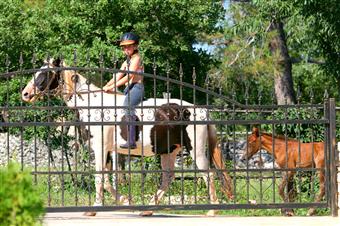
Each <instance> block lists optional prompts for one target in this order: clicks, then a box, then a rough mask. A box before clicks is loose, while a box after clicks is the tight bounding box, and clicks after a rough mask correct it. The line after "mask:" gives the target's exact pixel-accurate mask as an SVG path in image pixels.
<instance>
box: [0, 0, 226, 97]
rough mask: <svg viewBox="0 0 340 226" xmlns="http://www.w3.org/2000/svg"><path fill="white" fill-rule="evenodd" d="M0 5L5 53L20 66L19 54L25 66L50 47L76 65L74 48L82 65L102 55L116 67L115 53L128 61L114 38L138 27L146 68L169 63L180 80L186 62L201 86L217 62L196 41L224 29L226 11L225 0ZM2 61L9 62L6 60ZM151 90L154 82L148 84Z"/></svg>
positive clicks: (53, 0) (54, 0) (52, 0)
mask: <svg viewBox="0 0 340 226" xmlns="http://www.w3.org/2000/svg"><path fill="white" fill-rule="evenodd" d="M132 3H133V4H132ZM0 4H2V5H1V9H0V11H1V10H2V13H1V15H0V18H1V19H0V20H1V21H4V22H3V23H2V25H1V31H3V32H2V34H3V35H2V36H0V43H1V44H2V45H1V46H0V51H1V52H0V53H1V54H0V57H1V59H5V58H6V55H8V56H9V60H10V61H11V62H12V64H11V66H13V68H14V67H18V64H19V63H18V59H19V56H20V53H23V57H24V59H25V62H24V65H29V64H30V59H31V57H32V53H33V52H35V53H36V55H37V59H42V58H46V56H47V54H46V53H47V52H49V54H50V55H51V56H56V55H61V54H62V55H63V57H65V59H66V60H67V61H68V62H70V64H73V63H74V61H75V60H74V59H73V56H74V50H76V51H77V59H76V63H77V64H78V65H85V64H90V65H92V66H93V65H98V64H99V63H98V62H99V58H100V55H101V54H103V56H104V59H105V62H104V63H105V65H106V66H108V67H113V62H112V59H113V58H115V59H116V60H117V59H120V60H123V56H122V53H121V51H120V50H119V47H118V46H115V45H114V42H115V41H116V40H117V39H119V37H120V36H121V35H122V34H123V33H124V32H127V31H135V32H136V33H137V34H139V35H140V36H141V39H142V41H141V44H140V49H141V53H142V55H143V58H144V63H145V67H146V71H147V72H151V73H152V72H153V63H154V62H155V63H156V64H157V73H158V74H163V73H165V72H166V71H167V68H170V75H171V77H172V78H175V79H178V76H179V73H178V70H179V65H180V63H182V65H183V71H184V75H185V76H183V80H184V81H186V82H190V83H191V82H192V78H191V75H192V68H193V67H196V73H197V81H196V82H197V83H198V84H199V85H203V83H204V79H205V76H206V73H207V71H208V69H209V68H210V67H211V66H212V65H213V64H214V61H213V59H212V57H211V56H209V55H208V54H207V53H205V52H203V51H195V50H194V48H193V44H195V43H197V41H198V39H199V37H200V36H202V34H204V33H205V34H211V33H214V32H216V31H217V30H219V29H220V28H219V27H216V23H217V21H218V20H219V19H220V18H221V17H222V16H223V8H222V7H221V4H220V1H213V0H212V1H203V0H195V1H181V0H166V1H161V0H148V1H145V0H134V1H132V0H120V1H96V2H93V1H90V0H85V1H70V2H69V4H65V2H64V1H62V0H45V1H43V0H41V1H39V4H33V3H32V1H25V2H22V1H19V0H15V1H9V0H6V1H2V3H0ZM5 16H6V17H5ZM14 18H15V19H14ZM13 28H14V29H13ZM9 47H10V48H9ZM86 56H89V59H88V58H87V57H86ZM0 66H1V67H2V68H5V67H6V66H5V60H3V61H1V62H0ZM99 85H101V84H99ZM159 86H160V87H159V88H160V89H159V90H157V91H158V94H160V93H162V92H163V91H164V84H159ZM147 90H149V91H150V90H153V87H151V85H149V84H147ZM176 91H178V90H174V94H176Z"/></svg>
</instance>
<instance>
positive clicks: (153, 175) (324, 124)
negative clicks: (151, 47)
mask: <svg viewBox="0 0 340 226" xmlns="http://www.w3.org/2000/svg"><path fill="white" fill-rule="evenodd" d="M65 71H68V72H71V73H72V78H71V80H70V81H72V83H77V82H78V81H79V80H81V79H82V78H85V80H84V81H85V82H84V83H83V84H82V86H83V87H82V89H78V90H76V89H75V90H73V91H72V93H69V95H67V98H68V99H65V93H63V91H62V90H52V89H51V90H49V89H44V90H42V92H41V94H38V93H35V96H36V97H37V99H40V100H38V101H36V102H34V103H31V104H30V103H25V102H23V101H22V99H21V97H20V95H21V94H20V92H21V90H22V89H24V87H25V86H26V84H27V82H28V79H31V78H32V75H33V74H35V73H37V72H39V73H43V74H44V75H45V76H47V78H50V79H51V78H54V76H55V75H56V77H58V78H59V79H60V80H59V81H58V87H62V86H63V85H65V83H66V81H65V78H63V77H62V76H61V75H63V73H65ZM119 71H120V70H117V69H116V68H107V67H104V66H103V65H102V64H101V65H100V66H99V67H78V66H71V67H70V66H67V65H64V64H63V65H58V66H53V65H48V67H44V68H40V65H39V66H37V67H33V68H31V69H23V68H19V70H18V71H7V72H4V73H1V74H0V78H1V82H2V83H6V84H8V86H7V87H8V90H7V92H6V97H3V102H2V106H0V109H1V114H2V118H3V119H2V120H1V122H0V128H1V130H2V131H1V143H4V144H5V145H4V146H3V147H2V150H1V151H2V157H1V159H2V162H1V165H2V166H3V165H6V164H8V162H10V161H12V160H14V161H17V162H19V163H20V164H21V167H22V168H29V169H30V170H31V171H32V175H33V176H34V183H36V184H37V186H42V187H43V188H44V191H45V193H43V194H42V196H43V197H44V198H45V200H46V201H45V203H46V208H47V211H49V212H60V211H112V210H141V211H146V210H169V209H172V210H211V209H218V210H230V209H274V208H311V207H317V208H329V209H330V210H331V214H332V215H336V212H337V201H336V200H337V196H336V190H337V188H336V186H337V185H336V173H337V172H336V160H337V155H336V149H335V139H336V138H335V127H336V119H335V101H334V99H332V98H326V99H325V102H324V103H322V104H313V103H312V104H300V103H299V104H297V105H275V104H273V105H261V104H249V103H248V102H247V101H246V104H241V103H238V102H237V101H236V100H235V97H234V96H233V95H231V97H228V96H227V95H225V94H222V92H221V89H219V87H217V88H216V87H215V88H213V87H211V86H209V79H207V80H206V85H207V86H206V87H204V88H202V87H198V86H197V85H196V73H195V70H193V73H192V74H191V75H186V74H183V72H182V70H181V69H180V70H179V71H180V72H179V74H178V77H179V80H175V79H172V78H171V76H170V73H168V72H166V73H165V76H160V75H158V74H157V70H156V66H155V67H154V70H153V73H152V74H149V73H138V74H140V75H142V76H144V83H145V84H148V85H149V86H150V84H151V85H152V86H153V87H154V89H153V91H149V92H148V93H147V98H148V100H147V101H146V102H142V103H147V105H143V104H141V105H139V106H138V107H137V109H136V111H137V112H138V116H139V119H138V120H137V121H131V120H130V121H129V120H127V121H122V120H121V119H120V118H119V117H120V116H122V112H123V110H124V107H122V106H121V105H119V104H113V105H112V104H110V103H105V102H104V99H105V98H104V97H103V96H104V95H103V92H101V91H100V90H96V91H93V92H92V91H91V92H88V90H91V89H90V88H89V87H92V85H93V83H95V82H97V83H99V85H98V87H101V86H102V85H103V84H105V81H108V80H107V79H108V78H109V77H111V76H112V74H115V73H117V72H119ZM124 72H126V73H128V74H129V73H130V74H132V73H131V72H130V71H124ZM79 76H81V77H79ZM188 76H191V77H192V83H188V82H184V81H183V77H188ZM14 80H16V81H17V83H16V88H15V89H16V90H15V89H14V91H13V87H11V86H10V84H11V82H12V81H14ZM33 82H35V80H33ZM46 84H47V85H50V84H51V82H50V83H49V82H47V83H46ZM157 87H158V89H159V87H162V88H163V90H161V91H160V90H157V89H156V88H157ZM99 89H100V88H99ZM216 90H217V92H216ZM11 92H17V93H18V95H17V96H16V97H14V96H13V95H12V93H11ZM35 92H38V91H35ZM90 96H91V98H92V96H93V97H94V96H96V97H98V98H100V100H101V101H99V102H98V103H99V104H98V103H96V104H94V103H91V100H92V99H91V98H90ZM13 98H14V99H13ZM112 98H114V99H112V102H113V103H118V102H119V100H118V99H119V98H120V97H118V99H116V98H117V96H115V95H114V96H112ZM68 100H72V101H73V102H72V104H73V105H68V106H67V103H66V102H67V101H68ZM77 101H78V103H79V102H82V103H83V104H82V105H79V104H77ZM84 103H86V104H84ZM153 103H154V104H153ZM159 103H162V104H159ZM174 103H175V104H176V108H175V110H176V114H177V116H176V117H172V118H171V117H170V113H169V111H172V110H173V108H169V107H168V108H164V109H165V110H164V109H163V110H164V112H165V116H166V117H165V119H160V118H157V117H156V115H157V113H159V111H160V107H161V106H163V107H164V106H170V105H171V104H174ZM185 112H189V116H188V117H187V118H185V116H184V115H185ZM150 117H151V118H150ZM128 125H133V126H138V128H140V134H139V135H138V136H139V138H140V141H139V143H138V145H137V146H138V148H137V150H134V149H127V150H121V149H120V148H119V147H118V146H119V143H118V140H121V137H120V136H121V134H120V133H119V131H123V130H124V129H123V128H124V126H125V127H127V128H128ZM157 125H158V126H159V125H161V126H163V127H162V128H166V133H165V135H164V134H163V137H161V138H159V137H157V134H154V133H153V136H154V137H151V136H150V134H149V133H148V131H149V130H148V129H147V128H151V129H152V128H154V127H155V126H157ZM211 125H213V126H214V127H215V128H216V132H217V133H216V134H217V137H216V138H217V141H218V143H217V144H218V145H217V147H216V148H217V149H216V150H218V151H221V153H222V154H223V162H222V163H223V165H224V166H225V168H223V167H222V168H218V167H216V164H215V166H214V164H211V162H213V161H210V160H209V162H204V163H200V164H202V165H204V164H209V165H211V166H212V167H210V168H208V169H207V168H204V166H201V167H198V165H199V164H197V162H196V161H197V159H199V158H200V157H201V156H199V155H201V154H202V153H201V152H200V153H198V151H197V150H199V149H202V148H203V149H204V152H203V153H204V154H205V157H206V158H207V159H212V158H213V156H212V153H213V152H210V151H209V150H208V149H209V143H207V142H200V139H202V138H204V139H205V138H206V136H208V135H209V134H208V135H207V133H209V132H204V131H203V132H202V131H201V129H204V128H208V127H209V126H211ZM108 127H112V128H113V134H112V135H110V136H111V137H112V138H113V143H114V144H113V145H114V148H113V150H112V151H110V152H109V155H108V156H104V153H105V152H104V149H105V145H104V144H103V143H102V144H101V145H99V146H98V147H99V148H100V149H101V153H102V154H101V155H102V156H101V159H106V160H107V161H105V163H103V165H106V164H108V165H106V166H107V167H109V166H110V165H111V168H107V169H106V170H105V171H103V170H98V169H96V168H95V158H96V157H97V158H98V156H94V153H93V151H92V149H93V148H95V147H93V146H92V145H93V143H92V141H91V137H92V138H93V137H94V136H96V137H98V136H99V137H100V139H101V141H102V142H104V140H105V141H107V139H106V138H105V136H106V135H105V134H106V132H107V131H106V128H108ZM189 127H190V129H188V128H189ZM253 127H256V128H258V129H259V131H260V134H261V133H270V134H272V135H273V136H274V135H276V134H281V136H282V135H283V136H284V137H285V139H286V143H288V141H289V139H291V138H295V139H296V140H298V142H299V146H300V145H301V144H302V143H303V142H306V141H307V142H310V143H314V142H317V141H323V142H324V144H325V145H324V150H323V151H324V158H325V159H324V160H325V165H324V167H323V168H316V167H315V165H313V166H311V167H307V168H306V167H305V168H303V167H299V166H298V167H296V168H288V167H285V168H280V167H278V166H277V165H276V163H275V161H274V155H273V154H272V155H270V154H269V155H268V154H266V152H265V151H264V149H263V147H261V150H260V151H259V152H258V154H257V156H255V157H253V158H252V159H250V160H249V161H246V162H241V161H240V157H241V155H243V154H244V153H245V152H246V150H247V147H248V146H249V145H250V144H249V142H247V137H248V136H249V135H251V131H252V128H253ZM93 128H95V129H93ZM98 128H99V129H98ZM183 128H184V129H183ZM212 128H213V127H212ZM118 130H119V131H118ZM306 131H307V132H306ZM188 132H189V134H187V133H188ZM94 133H95V134H94ZM176 133H179V134H176ZM190 133H191V134H190ZM98 134H99V135H98ZM175 135H179V136H177V137H179V139H180V140H179V142H178V143H176V144H174V143H171V139H172V137H173V136H175ZM204 135H205V136H204ZM145 136H150V137H145ZM292 136H294V137H292ZM188 137H189V140H190V141H193V140H194V141H193V142H192V143H193V144H194V145H192V146H191V147H188V146H189V145H188V146H186V145H185V142H186V139H188ZM147 139H150V140H151V139H154V140H153V142H152V145H151V146H147V145H144V143H143V142H144V141H145V142H148V141H147ZM141 140H143V141H141ZM162 140H163V141H164V142H165V144H166V146H167V149H168V151H169V153H170V151H173V150H175V149H176V146H173V145H179V146H180V147H182V149H181V151H180V152H179V154H178V155H177V157H176V161H175V168H174V169H171V170H170V168H165V169H164V168H163V169H162V168H161V167H160V163H161V157H160V155H157V154H156V155H155V154H154V153H153V152H152V150H157V142H158V143H159V142H161V141H162ZM145 144H146V143H145ZM198 144H202V145H204V147H198V146H196V145H198ZM275 148H277V147H276V146H275V144H273V149H274V150H275ZM299 150H300V151H301V149H300V148H299ZM286 152H287V153H286V156H287V158H288V153H289V150H288V148H286ZM118 153H120V154H118ZM274 153H275V152H274ZM254 158H255V160H254ZM202 159H204V158H202ZM263 159H265V160H263ZM266 160H267V162H266ZM263 161H265V162H264V163H263ZM114 163H117V164H114ZM112 166H113V167H112ZM289 171H294V172H296V175H295V180H294V187H295V191H296V193H297V196H296V197H295V199H292V200H290V202H284V201H283V200H282V198H281V197H280V196H279V194H278V186H279V184H280V183H281V181H282V175H283V174H284V173H285V172H289ZM223 172H226V173H228V175H229V176H230V178H231V181H229V182H231V183H230V186H231V188H232V192H233V199H230V197H227V195H226V193H225V192H223V191H220V189H219V188H221V187H222V184H223V182H221V180H219V178H220V177H221V173H223ZM319 172H324V173H325V197H324V198H323V199H321V200H320V201H317V202H316V201H314V200H315V197H316V196H317V194H318V192H319V187H320V184H319V183H318V177H317V173H319ZM162 173H165V175H166V176H165V177H163V178H162V176H161V174H162ZM95 175H101V177H99V178H100V181H96V176H95ZM106 175H109V177H106ZM170 176H171V178H173V179H174V180H173V181H172V183H171V184H170V185H169V188H168V189H167V190H166V191H165V195H164V197H163V199H162V200H156V202H150V200H152V199H153V198H154V197H155V194H156V191H157V190H158V189H159V184H160V183H161V182H164V180H165V179H167V178H169V177H170ZM107 180H108V181H107ZM95 181H96V182H95ZM106 182H107V183H109V184H110V185H111V186H112V188H113V189H115V191H117V194H114V196H113V197H112V196H111V195H110V193H109V192H107V191H106V192H104V194H103V196H102V197H101V200H100V205H94V202H96V201H98V200H95V197H96V183H97V185H98V183H101V184H102V187H101V188H100V189H103V187H105V186H106V185H107V184H106V185H105V183H106ZM211 183H213V185H214V186H211V185H212V184H211ZM104 185H105V186H104ZM214 187H215V188H216V200H212V199H214V198H213V196H212V195H211V193H212V192H213V191H212V189H213V188H214ZM287 189H288V188H285V193H286V194H287V192H288V191H287ZM118 193H119V194H122V195H124V197H126V198H127V200H128V203H125V204H128V205H123V204H122V203H121V202H120V200H119V197H120V196H119V195H118Z"/></svg>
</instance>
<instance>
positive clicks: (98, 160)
mask: <svg viewBox="0 0 340 226" xmlns="http://www.w3.org/2000/svg"><path fill="white" fill-rule="evenodd" d="M93 138H94V139H95V138H96V136H94V137H93ZM96 144H97V143H96V142H95V141H94V142H93V146H92V148H93V150H94V154H95V166H96V167H95V168H96V171H97V172H98V171H102V170H103V160H104V159H103V154H102V152H101V150H102V149H101V148H98V146H97V145H96ZM94 176H95V187H96V198H95V201H94V204H93V206H102V200H103V193H104V186H103V183H102V180H103V177H102V174H101V173H97V174H95V175H94ZM96 214H97V213H96V212H85V213H84V215H85V216H96Z"/></svg>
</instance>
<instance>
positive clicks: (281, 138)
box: [260, 132, 297, 141]
mask: <svg viewBox="0 0 340 226" xmlns="http://www.w3.org/2000/svg"><path fill="white" fill-rule="evenodd" d="M260 135H261V136H262V135H266V136H270V137H274V138H277V139H280V140H289V141H297V140H296V139H294V138H289V137H286V136H284V135H281V134H280V135H274V136H273V134H272V133H266V132H261V134H260Z"/></svg>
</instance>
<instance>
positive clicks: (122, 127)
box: [119, 115, 141, 141]
mask: <svg viewBox="0 0 340 226" xmlns="http://www.w3.org/2000/svg"><path fill="white" fill-rule="evenodd" d="M131 119H132V120H133V121H135V122H139V121H140V120H139V118H138V117H137V116H136V115H134V116H132V117H131ZM129 121H130V119H129V117H128V116H126V115H123V117H122V118H121V122H127V124H120V125H119V127H120V135H121V137H122V138H123V139H124V140H126V141H127V138H128V135H127V132H128V129H127V127H128V125H129V124H128V123H129ZM140 131H141V126H136V136H135V138H136V139H135V140H136V141H138V139H139V133H140Z"/></svg>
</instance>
